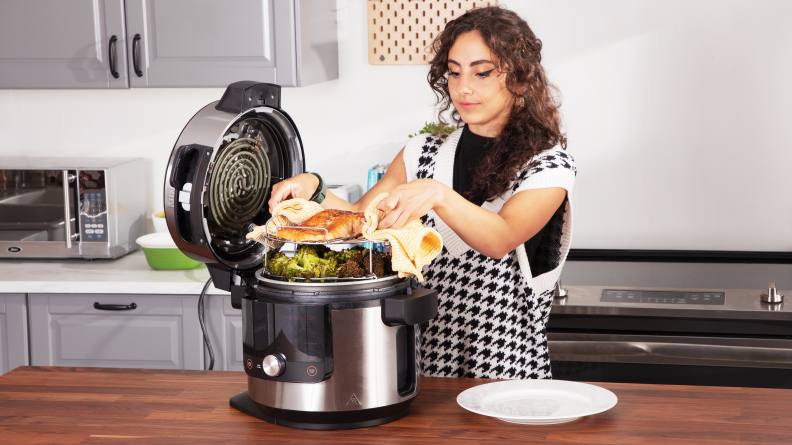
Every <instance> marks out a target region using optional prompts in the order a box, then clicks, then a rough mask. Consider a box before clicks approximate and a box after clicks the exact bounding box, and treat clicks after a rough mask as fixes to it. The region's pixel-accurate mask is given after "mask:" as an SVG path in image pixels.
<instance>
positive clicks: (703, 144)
mask: <svg viewBox="0 0 792 445" xmlns="http://www.w3.org/2000/svg"><path fill="white" fill-rule="evenodd" d="M505 3H507V4H509V5H512V6H513V9H515V10H517V11H518V12H519V13H520V14H521V15H522V16H523V17H526V18H527V19H528V22H529V24H530V25H531V26H532V28H533V29H534V31H535V32H536V33H537V35H538V36H539V37H540V38H541V39H542V40H543V42H544V44H545V51H544V64H545V66H546V67H547V69H548V72H549V76H550V78H551V80H552V81H553V82H555V83H556V85H557V86H558V87H559V88H560V90H561V92H562V94H563V106H562V111H563V114H564V117H565V121H566V127H567V132H568V137H569V151H570V153H572V154H573V155H574V157H575V159H576V161H577V163H578V167H579V171H578V178H577V182H576V184H575V193H574V212H575V219H574V221H575V226H574V235H573V238H572V239H573V242H572V243H573V244H572V245H573V247H576V248H617V249H672V250H677V249H679V250H687V249H690V250H696V249H701V250H747V251H792V180H791V179H790V166H792V125H790V121H792V26H790V24H791V23H792V2H789V1H749V0H739V1H735V0H694V1H691V0H644V1H633V0H597V1H586V0H576V1H573V0H564V1H530V2H527V1H526V2H518V1H509V0H507V1H505Z"/></svg>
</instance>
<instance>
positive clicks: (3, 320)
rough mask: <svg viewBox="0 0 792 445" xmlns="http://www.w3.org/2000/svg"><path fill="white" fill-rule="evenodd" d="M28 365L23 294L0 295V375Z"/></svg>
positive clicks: (25, 312) (25, 311)
mask: <svg viewBox="0 0 792 445" xmlns="http://www.w3.org/2000/svg"><path fill="white" fill-rule="evenodd" d="M27 364H28V339H27V308H26V306H25V295H24V294H0V374H5V373H6V372H8V371H11V370H12V369H14V368H16V367H17V366H25V365H27Z"/></svg>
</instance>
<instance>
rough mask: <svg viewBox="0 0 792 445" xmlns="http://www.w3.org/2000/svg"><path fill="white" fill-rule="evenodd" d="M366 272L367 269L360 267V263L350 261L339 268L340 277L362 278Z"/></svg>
mask: <svg viewBox="0 0 792 445" xmlns="http://www.w3.org/2000/svg"><path fill="white" fill-rule="evenodd" d="M365 274H366V271H365V270H363V268H362V267H360V265H359V264H357V263H355V262H352V261H349V262H346V263H344V264H342V265H341V267H339V268H338V277H339V278H361V277H363V276H364V275H365Z"/></svg>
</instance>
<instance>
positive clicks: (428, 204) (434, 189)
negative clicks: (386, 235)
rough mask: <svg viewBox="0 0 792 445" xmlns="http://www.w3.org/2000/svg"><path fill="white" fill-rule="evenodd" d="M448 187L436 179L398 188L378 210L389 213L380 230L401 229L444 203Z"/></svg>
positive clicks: (418, 181)
mask: <svg viewBox="0 0 792 445" xmlns="http://www.w3.org/2000/svg"><path fill="white" fill-rule="evenodd" d="M446 190H447V187H446V186H444V185H443V184H441V183H440V182H438V181H435V180H434V179H416V180H415V181H412V182H408V183H406V184H402V185H399V186H396V187H395V188H394V189H393V190H392V191H391V192H390V195H389V196H388V197H387V198H385V199H383V200H382V201H380V203H379V205H377V208H378V209H380V210H382V211H385V212H389V213H388V215H387V216H385V218H383V219H382V220H381V221H380V222H379V225H378V226H377V228H378V229H401V228H402V227H404V226H405V225H406V224H407V223H408V222H410V221H412V220H414V219H418V218H420V217H422V216H424V215H426V214H427V213H429V211H430V210H432V209H433V208H434V207H435V206H437V205H439V204H442V203H443V201H444V196H445V192H446Z"/></svg>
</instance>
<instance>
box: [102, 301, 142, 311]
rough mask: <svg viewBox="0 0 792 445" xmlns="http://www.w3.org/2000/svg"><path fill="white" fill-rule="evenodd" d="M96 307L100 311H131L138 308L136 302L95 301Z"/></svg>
mask: <svg viewBox="0 0 792 445" xmlns="http://www.w3.org/2000/svg"><path fill="white" fill-rule="evenodd" d="M94 309H99V310H100V311H131V310H132V309H137V305H136V304H135V303H132V304H99V303H94Z"/></svg>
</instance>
